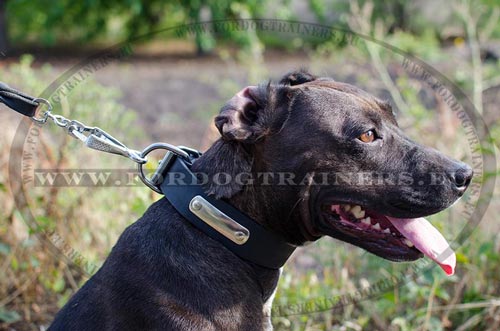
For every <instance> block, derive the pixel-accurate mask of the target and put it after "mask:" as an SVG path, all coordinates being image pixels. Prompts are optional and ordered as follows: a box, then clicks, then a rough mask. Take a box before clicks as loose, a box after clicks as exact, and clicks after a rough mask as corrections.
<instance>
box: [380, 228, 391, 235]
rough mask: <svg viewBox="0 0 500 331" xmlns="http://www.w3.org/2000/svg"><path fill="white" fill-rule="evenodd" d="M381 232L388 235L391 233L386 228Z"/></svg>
mask: <svg viewBox="0 0 500 331" xmlns="http://www.w3.org/2000/svg"><path fill="white" fill-rule="evenodd" d="M382 232H383V233H387V234H389V233H391V230H389V228H387V229H384V231H382Z"/></svg>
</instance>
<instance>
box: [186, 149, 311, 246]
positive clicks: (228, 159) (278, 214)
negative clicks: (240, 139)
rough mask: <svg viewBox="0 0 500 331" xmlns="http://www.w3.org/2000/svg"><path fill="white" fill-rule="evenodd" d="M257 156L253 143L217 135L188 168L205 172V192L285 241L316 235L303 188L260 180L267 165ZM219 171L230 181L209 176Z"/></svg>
mask: <svg viewBox="0 0 500 331" xmlns="http://www.w3.org/2000/svg"><path fill="white" fill-rule="evenodd" d="M260 159H261V158H260V157H259V151H258V150H257V149H255V148H254V147H253V146H244V145H242V144H240V143H236V142H232V141H224V140H223V139H219V140H218V141H216V142H215V143H214V144H213V145H212V146H211V147H210V148H209V149H208V150H207V151H206V152H205V153H204V154H203V155H202V156H201V157H200V158H199V159H198V160H196V161H195V163H194V164H193V166H192V170H193V171H194V172H200V173H204V174H206V175H207V178H208V179H209V180H208V183H207V184H206V186H205V189H206V192H207V193H208V194H210V195H213V196H214V197H215V198H217V199H224V200H225V201H227V202H229V203H230V204H231V205H233V206H234V207H235V208H237V209H239V210H240V211H242V212H244V213H245V214H247V215H248V216H250V217H251V218H252V219H253V220H254V221H255V222H257V223H259V224H260V225H262V226H263V227H265V228H266V229H268V230H269V231H272V232H275V233H277V234H279V235H280V236H282V237H283V238H285V240H286V241H287V242H288V243H290V244H293V245H297V246H299V245H302V244H304V243H305V242H306V241H313V240H316V239H318V238H319V237H320V235H319V234H318V233H316V232H315V230H314V228H313V226H311V221H310V220H309V211H308V201H307V199H305V198H304V192H303V190H302V191H301V189H300V188H294V189H291V190H278V189H277V188H276V187H275V186H273V185H272V183H271V184H266V183H265V182H262V181H261V179H262V176H259V174H261V173H266V171H267V169H266V166H265V165H264V164H263V163H261V162H259V161H258V160H260ZM219 174H225V175H226V176H228V178H231V181H230V182H229V183H228V184H227V185H220V182H219V184H217V181H214V180H213V179H214V178H217V176H218V175H219ZM241 174H244V175H245V176H242V175H241ZM238 176H239V177H238ZM248 176H249V177H250V178H251V179H252V180H251V181H248V182H247V183H246V184H245V183H243V182H242V180H241V179H242V178H244V177H248ZM238 178H239V180H238ZM235 179H236V180H235Z"/></svg>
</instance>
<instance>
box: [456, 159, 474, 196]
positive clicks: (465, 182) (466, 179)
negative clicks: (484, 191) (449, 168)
mask: <svg viewBox="0 0 500 331" xmlns="http://www.w3.org/2000/svg"><path fill="white" fill-rule="evenodd" d="M473 175H474V171H472V168H471V167H469V166H468V165H467V164H465V163H460V166H459V167H458V168H456V170H455V172H454V173H452V174H451V179H452V181H453V183H454V184H455V186H456V187H457V189H459V190H463V191H465V189H466V188H467V186H469V184H470V182H471V180H472V176H473Z"/></svg>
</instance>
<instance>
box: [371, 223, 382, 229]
mask: <svg viewBox="0 0 500 331" xmlns="http://www.w3.org/2000/svg"><path fill="white" fill-rule="evenodd" d="M372 228H374V229H375V230H380V229H381V227H380V224H379V223H377V224H375V225H372Z"/></svg>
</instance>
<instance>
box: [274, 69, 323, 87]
mask: <svg viewBox="0 0 500 331" xmlns="http://www.w3.org/2000/svg"><path fill="white" fill-rule="evenodd" d="M317 78H318V77H316V76H314V75H313V74H310V73H309V72H307V70H305V69H301V70H298V71H292V72H289V73H288V74H286V75H285V76H283V78H281V80H280V84H282V85H288V86H294V85H300V84H304V83H308V82H312V81H314V80H316V79H317Z"/></svg>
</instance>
